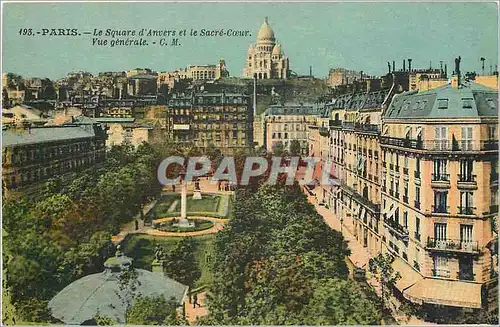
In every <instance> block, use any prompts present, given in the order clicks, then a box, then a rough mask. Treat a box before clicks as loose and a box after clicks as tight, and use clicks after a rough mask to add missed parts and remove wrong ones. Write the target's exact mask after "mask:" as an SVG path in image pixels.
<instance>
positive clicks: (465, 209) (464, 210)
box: [458, 207, 476, 216]
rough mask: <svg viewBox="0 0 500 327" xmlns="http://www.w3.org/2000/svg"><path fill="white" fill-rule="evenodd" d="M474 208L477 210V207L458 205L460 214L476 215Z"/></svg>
mask: <svg viewBox="0 0 500 327" xmlns="http://www.w3.org/2000/svg"><path fill="white" fill-rule="evenodd" d="M474 210H476V207H458V214H459V215H470V216H472V215H474Z"/></svg>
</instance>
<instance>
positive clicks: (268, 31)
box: [257, 17, 275, 41]
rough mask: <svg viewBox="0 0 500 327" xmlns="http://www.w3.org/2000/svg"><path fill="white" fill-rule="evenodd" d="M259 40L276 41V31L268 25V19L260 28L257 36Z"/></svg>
mask: <svg viewBox="0 0 500 327" xmlns="http://www.w3.org/2000/svg"><path fill="white" fill-rule="evenodd" d="M257 40H273V41H274V40H275V39H274V31H273V29H272V28H271V26H269V24H268V23H267V17H266V19H265V20H264V23H263V24H262V26H261V27H260V30H259V33H258V34H257Z"/></svg>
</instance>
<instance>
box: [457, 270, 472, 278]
mask: <svg viewBox="0 0 500 327" xmlns="http://www.w3.org/2000/svg"><path fill="white" fill-rule="evenodd" d="M475 276H476V275H475V274H474V273H473V272H472V271H458V272H457V279H459V280H474V277H475Z"/></svg>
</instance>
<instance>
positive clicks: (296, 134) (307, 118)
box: [264, 103, 321, 155]
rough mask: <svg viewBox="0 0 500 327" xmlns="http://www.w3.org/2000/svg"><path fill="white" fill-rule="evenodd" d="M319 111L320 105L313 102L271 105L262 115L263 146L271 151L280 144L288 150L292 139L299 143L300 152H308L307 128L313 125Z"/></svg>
mask: <svg viewBox="0 0 500 327" xmlns="http://www.w3.org/2000/svg"><path fill="white" fill-rule="evenodd" d="M320 113H321V106H318V105H315V104H299V103H288V104H283V105H271V106H269V107H268V108H267V110H266V113H265V117H264V134H265V146H266V150H267V151H272V150H273V148H274V147H275V146H277V145H278V144H281V145H282V146H283V149H284V150H287V151H288V150H290V144H291V141H292V140H296V141H298V142H299V143H300V146H301V153H302V154H304V155H305V154H307V153H308V128H309V126H310V125H315V122H316V118H317V117H318V115H320Z"/></svg>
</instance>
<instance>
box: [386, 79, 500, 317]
mask: <svg viewBox="0 0 500 327" xmlns="http://www.w3.org/2000/svg"><path fill="white" fill-rule="evenodd" d="M382 119H383V130H382V136H381V139H380V147H381V150H382V158H383V162H382V217H383V223H384V230H383V236H382V240H383V242H384V243H385V244H386V245H387V250H388V251H389V252H390V253H392V254H394V255H395V257H396V258H397V260H400V263H399V264H398V268H399V269H398V270H399V271H400V273H401V275H402V280H401V282H399V283H398V288H399V291H400V292H401V293H402V294H403V296H404V297H405V298H407V299H409V300H411V301H413V302H416V303H421V304H424V305H443V306H450V307H462V308H464V307H465V308H474V309H479V308H481V307H482V306H484V305H485V303H484V301H482V299H483V297H484V293H483V292H484V285H485V284H488V283H490V282H491V281H492V279H495V278H496V279H497V278H498V277H497V276H498V271H496V269H495V267H496V265H497V264H496V262H497V258H496V257H497V256H498V254H497V245H496V243H497V241H496V239H497V238H496V237H497V236H496V228H495V227H494V226H496V225H495V224H496V223H495V222H496V220H497V216H498V202H497V196H498V170H497V165H498V159H497V158H498V134H497V128H498V91H497V90H493V89H490V88H487V87H484V86H482V85H479V84H477V83H473V82H464V83H461V82H460V80H459V78H458V77H457V76H454V77H453V80H452V83H451V85H446V86H441V87H438V88H436V89H434V90H430V91H424V92H407V93H403V94H400V95H396V96H395V97H394V98H393V101H392V103H391V105H390V106H389V108H388V109H387V111H386V112H384V115H383V118H382ZM464 295H466V296H464Z"/></svg>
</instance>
